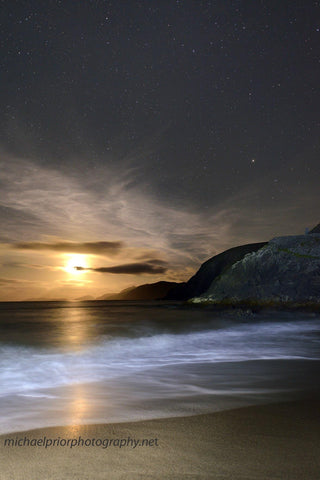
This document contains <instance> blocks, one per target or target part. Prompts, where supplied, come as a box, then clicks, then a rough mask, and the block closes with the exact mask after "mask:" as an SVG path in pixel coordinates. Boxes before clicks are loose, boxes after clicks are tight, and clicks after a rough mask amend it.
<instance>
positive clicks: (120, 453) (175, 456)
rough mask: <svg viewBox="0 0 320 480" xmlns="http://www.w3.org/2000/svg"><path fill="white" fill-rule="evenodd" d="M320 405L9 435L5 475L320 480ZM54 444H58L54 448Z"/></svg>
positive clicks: (1, 453)
mask: <svg viewBox="0 0 320 480" xmlns="http://www.w3.org/2000/svg"><path fill="white" fill-rule="evenodd" d="M319 407H320V400H315V399H313V400H301V401H296V402H286V403H278V404H270V405H259V406H254V407H246V408H239V409H234V410H227V411H222V412H216V413H212V414H206V415H197V416H190V417H179V418H178V417H175V418H167V419H157V420H147V421H141V422H131V423H117V424H108V425H88V426H72V427H53V428H52V427H51V428H43V429H37V430H30V431H27V432H19V433H12V434H7V435H2V436H1V437H0V460H1V472H0V478H1V480H40V479H41V480H100V479H104V480H106V479H110V480H113V479H115V480H118V479H130V480H138V479H139V480H141V479H153V480H155V479H157V480H158V479H159V480H160V479H161V480H164V479H168V480H171V479H172V480H177V479H217V480H251V479H252V480H260V479H261V480H262V479H263V480H270V479H272V480H296V479H297V480H298V479H299V480H301V479H305V480H319V475H320V408H319ZM79 437H80V438H79ZM6 439H7V441H6ZM8 439H10V440H11V442H8ZM54 440H56V442H55V445H51V446H49V445H48V442H49V443H50V441H52V443H53V442H54ZM68 440H69V442H68ZM72 440H73V446H72V448H70V447H71V443H72ZM107 440H108V443H109V444H108V446H107V448H104V446H105V445H107ZM111 440H112V442H111ZM5 441H6V442H7V445H6V446H5ZM28 441H29V442H30V443H31V444H32V445H31V444H30V445H27V443H28ZM76 441H77V444H75V442H76ZM82 441H83V445H82V444H81V442H82ZM23 442H24V443H25V446H22V445H23ZM59 442H60V444H59ZM85 442H86V443H87V446H86V445H85ZM110 442H111V443H110ZM124 442H126V443H124ZM142 442H143V444H142ZM8 443H11V445H8ZM12 443H13V444H14V443H16V444H17V445H16V446H14V445H13V446H12ZM19 443H20V445H21V446H19ZM45 443H47V445H48V446H47V448H45V447H44V445H45ZM64 443H66V445H64ZM89 443H90V444H89ZM34 444H36V445H34ZM120 445H121V448H120ZM134 445H136V446H134Z"/></svg>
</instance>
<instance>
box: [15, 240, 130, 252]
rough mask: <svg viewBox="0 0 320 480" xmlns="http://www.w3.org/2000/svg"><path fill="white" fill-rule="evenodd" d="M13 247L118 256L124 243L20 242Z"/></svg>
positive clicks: (17, 248)
mask: <svg viewBox="0 0 320 480" xmlns="http://www.w3.org/2000/svg"><path fill="white" fill-rule="evenodd" d="M12 247H13V248H14V249H16V250H35V251H41V250H51V251H54V252H66V253H87V254H92V255H104V254H108V255H110V254H113V255H114V254H117V253H118V252H119V251H120V250H121V249H122V248H123V242H81V243H77V242H55V243H45V242H20V243H15V244H13V245H12Z"/></svg>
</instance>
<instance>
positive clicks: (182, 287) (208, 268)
mask: <svg viewBox="0 0 320 480" xmlns="http://www.w3.org/2000/svg"><path fill="white" fill-rule="evenodd" d="M265 244H266V242H260V243H249V244H247V245H240V246H238V247H233V248H230V249H228V250H226V251H224V252H222V253H219V254H218V255H215V256H214V257H212V258H209V260H207V261H206V262H205V263H203V264H202V265H201V267H200V268H199V270H198V271H197V272H196V274H195V275H193V277H191V278H190V279H189V280H188V281H187V282H186V283H181V284H178V285H177V286H176V287H175V288H173V289H171V290H170V291H169V293H168V295H167V296H166V297H165V299H166V300H188V299H190V298H192V297H195V296H198V295H201V294H203V293H204V292H206V291H207V290H208V288H209V287H210V285H211V284H212V282H213V281H214V280H216V279H217V278H218V277H219V276H220V275H222V274H223V273H224V272H225V271H226V270H227V269H228V268H230V267H231V266H232V265H233V264H234V263H235V262H237V261H239V260H241V259H242V258H243V257H244V256H245V255H246V254H248V253H251V252H255V251H257V250H259V249H260V248H261V247H263V246H264V245H265Z"/></svg>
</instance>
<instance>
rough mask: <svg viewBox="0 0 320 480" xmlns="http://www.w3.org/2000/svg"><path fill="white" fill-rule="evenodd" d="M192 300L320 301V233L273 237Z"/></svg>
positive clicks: (317, 302) (301, 302) (220, 301)
mask: <svg viewBox="0 0 320 480" xmlns="http://www.w3.org/2000/svg"><path fill="white" fill-rule="evenodd" d="M192 301H193V302H194V303H201V302H210V303H211V302H212V303H224V302H225V303H228V302H231V303H236V302H253V303H258V304H259V303H260V304H264V303H268V302H271V303H275V304H289V303H296V304H306V303H312V304H314V303H316V304H320V234H318V233H311V232H310V233H309V234H308V235H295V236H286V237H277V238H274V239H272V240H270V241H269V242H268V243H267V244H266V245H264V246H263V247H262V248H260V249H258V250H257V251H255V252H251V253H248V254H247V255H245V256H244V257H243V258H242V260H240V261H238V262H236V263H234V264H233V265H232V266H231V267H230V268H228V269H227V270H226V271H225V272H224V273H223V274H222V275H221V276H220V277H219V278H217V279H215V280H214V281H213V282H212V283H211V285H210V287H209V288H208V290H207V291H206V293H204V294H203V295H201V296H200V297H196V298H194V299H193V300H192Z"/></svg>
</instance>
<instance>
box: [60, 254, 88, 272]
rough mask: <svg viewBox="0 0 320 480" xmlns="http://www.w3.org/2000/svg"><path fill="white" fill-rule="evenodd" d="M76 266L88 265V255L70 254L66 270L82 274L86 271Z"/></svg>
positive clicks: (83, 266) (85, 266)
mask: <svg viewBox="0 0 320 480" xmlns="http://www.w3.org/2000/svg"><path fill="white" fill-rule="evenodd" d="M75 267H82V268H87V267H88V262H87V258H86V255H73V254H72V255H68V258H67V263H66V265H65V267H64V270H65V271H66V272H67V273H69V274H71V275H81V274H82V273H85V270H77V269H76V268H75Z"/></svg>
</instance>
